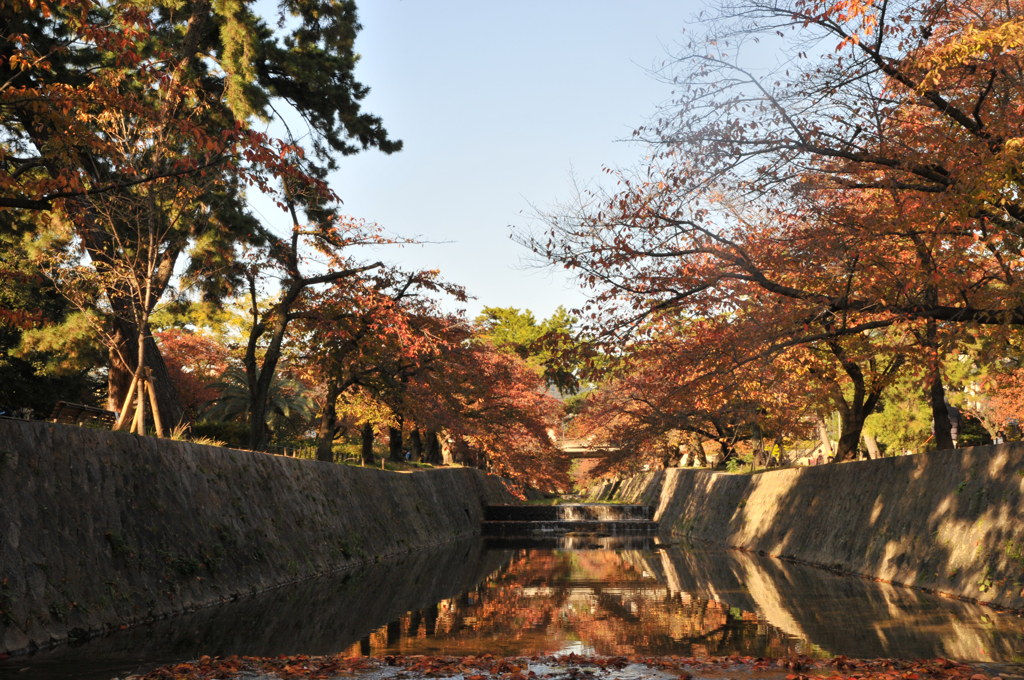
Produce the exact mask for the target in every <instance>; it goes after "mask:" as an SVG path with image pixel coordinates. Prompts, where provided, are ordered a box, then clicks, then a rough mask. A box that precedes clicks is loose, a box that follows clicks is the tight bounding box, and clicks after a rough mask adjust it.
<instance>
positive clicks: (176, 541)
mask: <svg viewBox="0 0 1024 680" xmlns="http://www.w3.org/2000/svg"><path fill="white" fill-rule="evenodd" d="M511 501H512V497H511V496H510V495H509V494H508V492H507V491H506V490H505V488H504V486H503V485H502V483H501V481H500V480H499V479H497V478H494V477H489V476H487V475H484V474H483V473H481V472H479V471H477V470H473V469H450V470H446V469H442V470H432V471H426V472H416V473H409V474H400V473H391V472H383V471H380V470H371V469H362V468H353V467H349V466H344V465H333V464H330V463H319V462H316V461H308V460H295V459H291V458H285V457H280V456H272V455H267V454H262V453H252V452H247V451H236V450H231V449H222V448H216V447H210V446H200V445H196V444H190V443H186V442H174V441H169V440H166V439H155V438H149V437H137V436H134V435H128V434H123V433H114V432H108V431H105V430H95V429H87V428H79V427H74V426H64V425H52V424H49V423H38V422H26V421H17V420H4V419H0V653H10V652H17V651H23V650H26V649H30V648H32V647H34V646H42V645H47V644H51V643H54V642H58V641H62V640H67V639H69V638H71V639H74V638H77V637H87V636H90V635H94V634H97V633H100V632H102V631H104V630H108V629H111V628H114V627H120V626H124V625H130V624H133V623H136V622H140V621H144V620H148V619H152V618H159V617H163V616H167V615H170V614H174V613H177V612H182V611H188V610H192V609H195V608H198V607H203V606H207V605H211V604H216V603H219V602H222V601H227V600H230V599H234V598H237V597H239V596H241V595H246V594H250V593H255V592H259V591H261V590H266V589H268V588H272V587H274V586H278V585H282V584H284V583H288V582H293V581H297V580H301V579H305V578H309V577H311V576H315V575H318V574H323V573H328V572H331V571H335V570H339V569H342V568H345V567H347V566H350V565H355V564H358V563H363V562H368V561H372V560H375V559H377V558H379V557H382V556H384V555H389V554H396V553H401V552H406V551H411V550H415V549H417V548H420V547H425V546H427V545H434V544H438V543H442V542H446V541H450V540H452V539H454V538H456V537H458V536H464V535H470V534H473V533H477V532H479V527H480V521H481V519H482V515H483V506H484V505H486V504H489V503H503V502H505V503H507V502H511Z"/></svg>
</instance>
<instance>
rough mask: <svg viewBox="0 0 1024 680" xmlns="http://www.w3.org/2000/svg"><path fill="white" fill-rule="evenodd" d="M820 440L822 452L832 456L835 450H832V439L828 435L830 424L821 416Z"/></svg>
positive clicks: (819, 422)
mask: <svg viewBox="0 0 1024 680" xmlns="http://www.w3.org/2000/svg"><path fill="white" fill-rule="evenodd" d="M818 441H820V442H821V452H822V453H824V454H825V456H826V457H827V458H831V457H832V454H834V453H835V451H833V450H832V440H831V439H829V436H828V426H827V425H826V424H825V419H824V418H822V417H820V416H819V417H818Z"/></svg>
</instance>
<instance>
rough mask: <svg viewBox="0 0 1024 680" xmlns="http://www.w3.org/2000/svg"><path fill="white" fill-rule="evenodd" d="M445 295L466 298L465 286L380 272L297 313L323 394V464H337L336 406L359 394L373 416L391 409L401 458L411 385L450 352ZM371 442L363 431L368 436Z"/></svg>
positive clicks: (338, 287) (347, 283)
mask: <svg viewBox="0 0 1024 680" xmlns="http://www.w3.org/2000/svg"><path fill="white" fill-rule="evenodd" d="M438 294H443V295H445V296H448V297H450V299H453V300H464V299H465V293H464V292H463V291H462V289H461V288H459V287H457V286H453V285H451V284H448V283H446V282H444V281H443V280H441V279H440V278H439V277H438V275H437V272H435V271H420V272H402V271H400V270H397V269H395V268H391V267H381V268H378V269H376V270H373V271H372V272H367V273H366V274H364V275H362V276H357V277H349V278H346V279H342V280H338V281H336V282H334V284H333V285H331V286H329V287H326V288H324V289H323V290H321V291H319V292H317V293H315V294H312V295H310V296H309V297H308V298H307V299H306V300H305V302H304V304H303V306H302V308H301V310H299V311H298V313H297V317H298V323H299V332H298V333H297V337H298V342H299V344H300V346H301V347H302V350H301V353H302V355H303V356H304V358H305V359H306V360H307V361H308V362H310V367H311V373H312V374H313V376H314V377H315V379H316V380H317V381H318V382H319V383H321V385H322V388H323V390H324V401H323V404H324V406H323V409H322V413H321V418H320V426H319V430H318V434H317V439H318V446H317V458H318V459H320V460H331V459H332V457H333V453H332V442H333V440H334V438H335V436H336V434H337V432H338V430H339V428H340V426H341V422H342V421H341V419H339V417H338V410H337V403H338V400H339V399H342V400H346V399H351V396H352V394H351V393H352V391H353V390H357V391H360V392H361V393H362V394H361V396H360V397H359V401H360V402H361V403H366V404H368V405H369V404H373V405H375V408H373V409H371V410H372V411H376V410H379V409H377V408H376V407H379V406H384V407H385V408H386V409H388V410H390V412H391V419H390V420H391V424H390V427H389V429H390V439H391V441H390V442H389V449H390V453H391V456H392V458H398V457H400V456H401V454H402V449H403V443H402V427H401V425H402V421H403V418H404V416H405V415H406V412H407V410H408V409H407V408H406V406H405V393H404V392H405V385H406V384H407V382H408V380H409V379H410V378H411V377H412V376H413V375H415V374H417V373H419V372H421V371H423V370H426V368H427V366H428V365H429V363H430V362H432V361H435V360H436V359H437V358H438V357H439V355H440V354H441V353H443V352H444V351H445V350H446V349H447V346H446V345H445V344H444V340H443V335H444V331H443V328H444V326H445V324H446V323H451V321H450V320H449V319H447V318H446V317H445V315H444V314H442V313H441V311H440V309H439V307H438V300H437V297H436V296H437V295H438ZM350 406H351V404H350ZM346 410H351V408H349V409H346ZM367 422H369V419H366V420H365V421H364V424H365V423H367ZM368 437H370V434H369V433H365V427H364V437H363V438H364V439H365V438H368ZM371 444H372V442H371ZM367 448H368V447H365V446H364V449H367ZM371 456H372V447H371V448H369V450H368V452H367V455H365V456H364V457H365V458H367V459H368V460H367V462H372V459H371Z"/></svg>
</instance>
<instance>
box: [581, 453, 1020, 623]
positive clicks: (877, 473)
mask: <svg viewBox="0 0 1024 680" xmlns="http://www.w3.org/2000/svg"><path fill="white" fill-rule="evenodd" d="M654 494H656V498H657V501H656V503H657V513H656V519H658V521H660V522H661V524H662V528H663V529H664V530H666V531H671V532H672V533H674V534H676V535H683V536H688V537H692V538H695V539H699V540H702V541H707V542H710V543H714V544H718V545H726V546H730V547H735V548H742V549H744V550H752V551H758V552H763V553H765V554H768V555H773V556H777V557H786V558H791V559H796V560H800V561H803V562H808V563H811V564H815V565H818V566H823V567H828V568H835V569H841V570H843V571H847V572H852V573H856V574H862V575H865V576H871V577H874V578H879V579H882V580H885V581H889V582H892V583H900V584H904V585H911V586H917V587H922V588H927V589H930V590H935V591H938V592H942V593H948V594H952V595H956V596H958V597H966V598H970V599H973V600H978V601H981V602H989V603H993V604H998V605H1002V606H1005V607H1011V608H1024V445H1020V444H1004V445H1000V446H983V447H974V448H971V449H962V450H957V451H940V452H936V453H930V454H922V455H917V456H899V457H896V458H885V459H882V460H876V461H861V462H857V463H846V464H842V465H823V466H817V467H807V468H796V469H787V470H778V471H772V472H764V473H761V474H755V475H732V474H726V473H715V472H709V471H706V470H689V469H675V468H674V469H669V470H665V471H662V472H657V473H648V474H645V475H640V476H638V477H636V478H634V479H632V480H629V481H628V482H627V483H621V484H620V485H619V486H618V488H617V489H613V488H612V487H611V486H610V485H606V486H604V487H602V488H599V489H596V490H594V491H593V496H594V497H600V496H602V495H604V496H605V497H609V496H610V497H611V499H614V500H622V501H629V502H637V501H638V500H641V499H644V498H651V497H652V496H653V495H654Z"/></svg>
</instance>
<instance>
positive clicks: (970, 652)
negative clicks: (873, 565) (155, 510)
mask: <svg viewBox="0 0 1024 680" xmlns="http://www.w3.org/2000/svg"><path fill="white" fill-rule="evenodd" d="M339 652H340V653H345V654H348V655H374V656H379V655H384V654H394V653H401V654H429V655H469V654H483V653H489V654H495V655H516V656H518V655H533V654H555V653H568V652H576V653H578V654H597V655H602V656H603V655H631V654H636V655H683V656H703V655H729V654H734V653H739V654H743V655H754V656H781V655H789V654H794V653H803V654H810V655H815V656H834V655H846V656H850V657H901V658H933V657H937V656H942V657H947V658H952V659H956V660H960V661H968V662H986V663H995V664H999V665H1000V666H1002V665H1005V664H1011V665H1014V666H1015V668H1014V667H1011V669H1010V670H1011V672H1013V671H1014V670H1015V671H1016V674H1021V673H1024V666H1022V665H1021V664H1024V618H1021V617H1020V616H1015V615H1011V614H1005V613H999V612H996V611H993V610H991V609H988V608H986V607H983V606H980V605H975V604H970V603H965V602H960V601H956V600H948V599H943V598H939V597H936V596H932V595H929V594H926V593H923V592H920V591H915V590H911V589H906V588H897V587H894V586H889V585H886V584H882V583H875V582H872V581H869V580H866V579H861V578H854V577H843V576H838V575H835V574H831V573H829V572H826V571H822V570H818V569H814V568H811V567H805V566H801V565H797V564H791V563H786V562H781V561H778V560H772V559H770V558H764V557H759V556H756V555H750V554H746V553H741V552H737V551H722V550H709V549H700V548H693V547H685V546H680V545H656V544H653V543H651V542H650V540H649V539H648V541H647V542H639V543H637V542H633V543H625V542H623V539H596V540H595V539H579V540H577V541H576V542H575V543H573V542H569V543H564V542H563V543H562V544H561V545H560V546H559V545H555V544H553V543H552V544H551V545H543V544H536V543H535V544H531V545H523V544H516V543H508V542H506V543H490V544H485V543H481V542H480V541H473V542H465V543H457V544H452V545H449V546H447V547H445V548H443V549H433V550H426V551H421V552H417V553H414V554H411V555H407V556H404V557H402V558H399V559H395V560H391V561H384V562H381V563H379V564H374V565H372V566H368V567H365V568H362V569H358V570H355V571H352V572H349V573H343V574H336V575H333V576H328V577H324V578H318V579H314V580H309V581H305V582H302V583H298V584H295V585H292V586H288V587H284V588H279V589H276V590H273V591H270V592H267V593H264V594H262V595H259V596H254V597H250V598H244V599H242V600H239V601H237V602H233V603H229V604H225V605H222V606H219V607H215V608H210V609H206V610H202V611H200V612H196V613H194V614H190V615H187V616H181V617H176V618H172V619H167V620H164V621H159V622H156V623H154V624H151V625H147V626H144V627H138V628H134V629H131V630H128V631H123V632H120V633H116V634H112V635H109V636H107V637H104V638H100V639H96V640H91V641H88V642H85V643H82V644H79V645H65V646H61V647H57V648H54V649H51V650H45V651H41V652H38V653H36V654H34V655H31V656H19V657H14V658H12V659H8V660H5V661H0V678H2V679H3V680H9V679H11V678H16V679H19V680H22V679H24V680H27V679H28V678H31V679H32V680H109V679H110V678H112V677H124V676H126V675H128V674H130V673H133V672H142V671H145V670H148V669H150V668H152V667H154V666H157V665H161V664H165V663H170V662H174V661H181V660H188V659H194V658H197V657H198V656H200V655H203V654H208V655H217V656H228V655H232V654H238V655H254V656H273V655H279V654H336V653H339Z"/></svg>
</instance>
